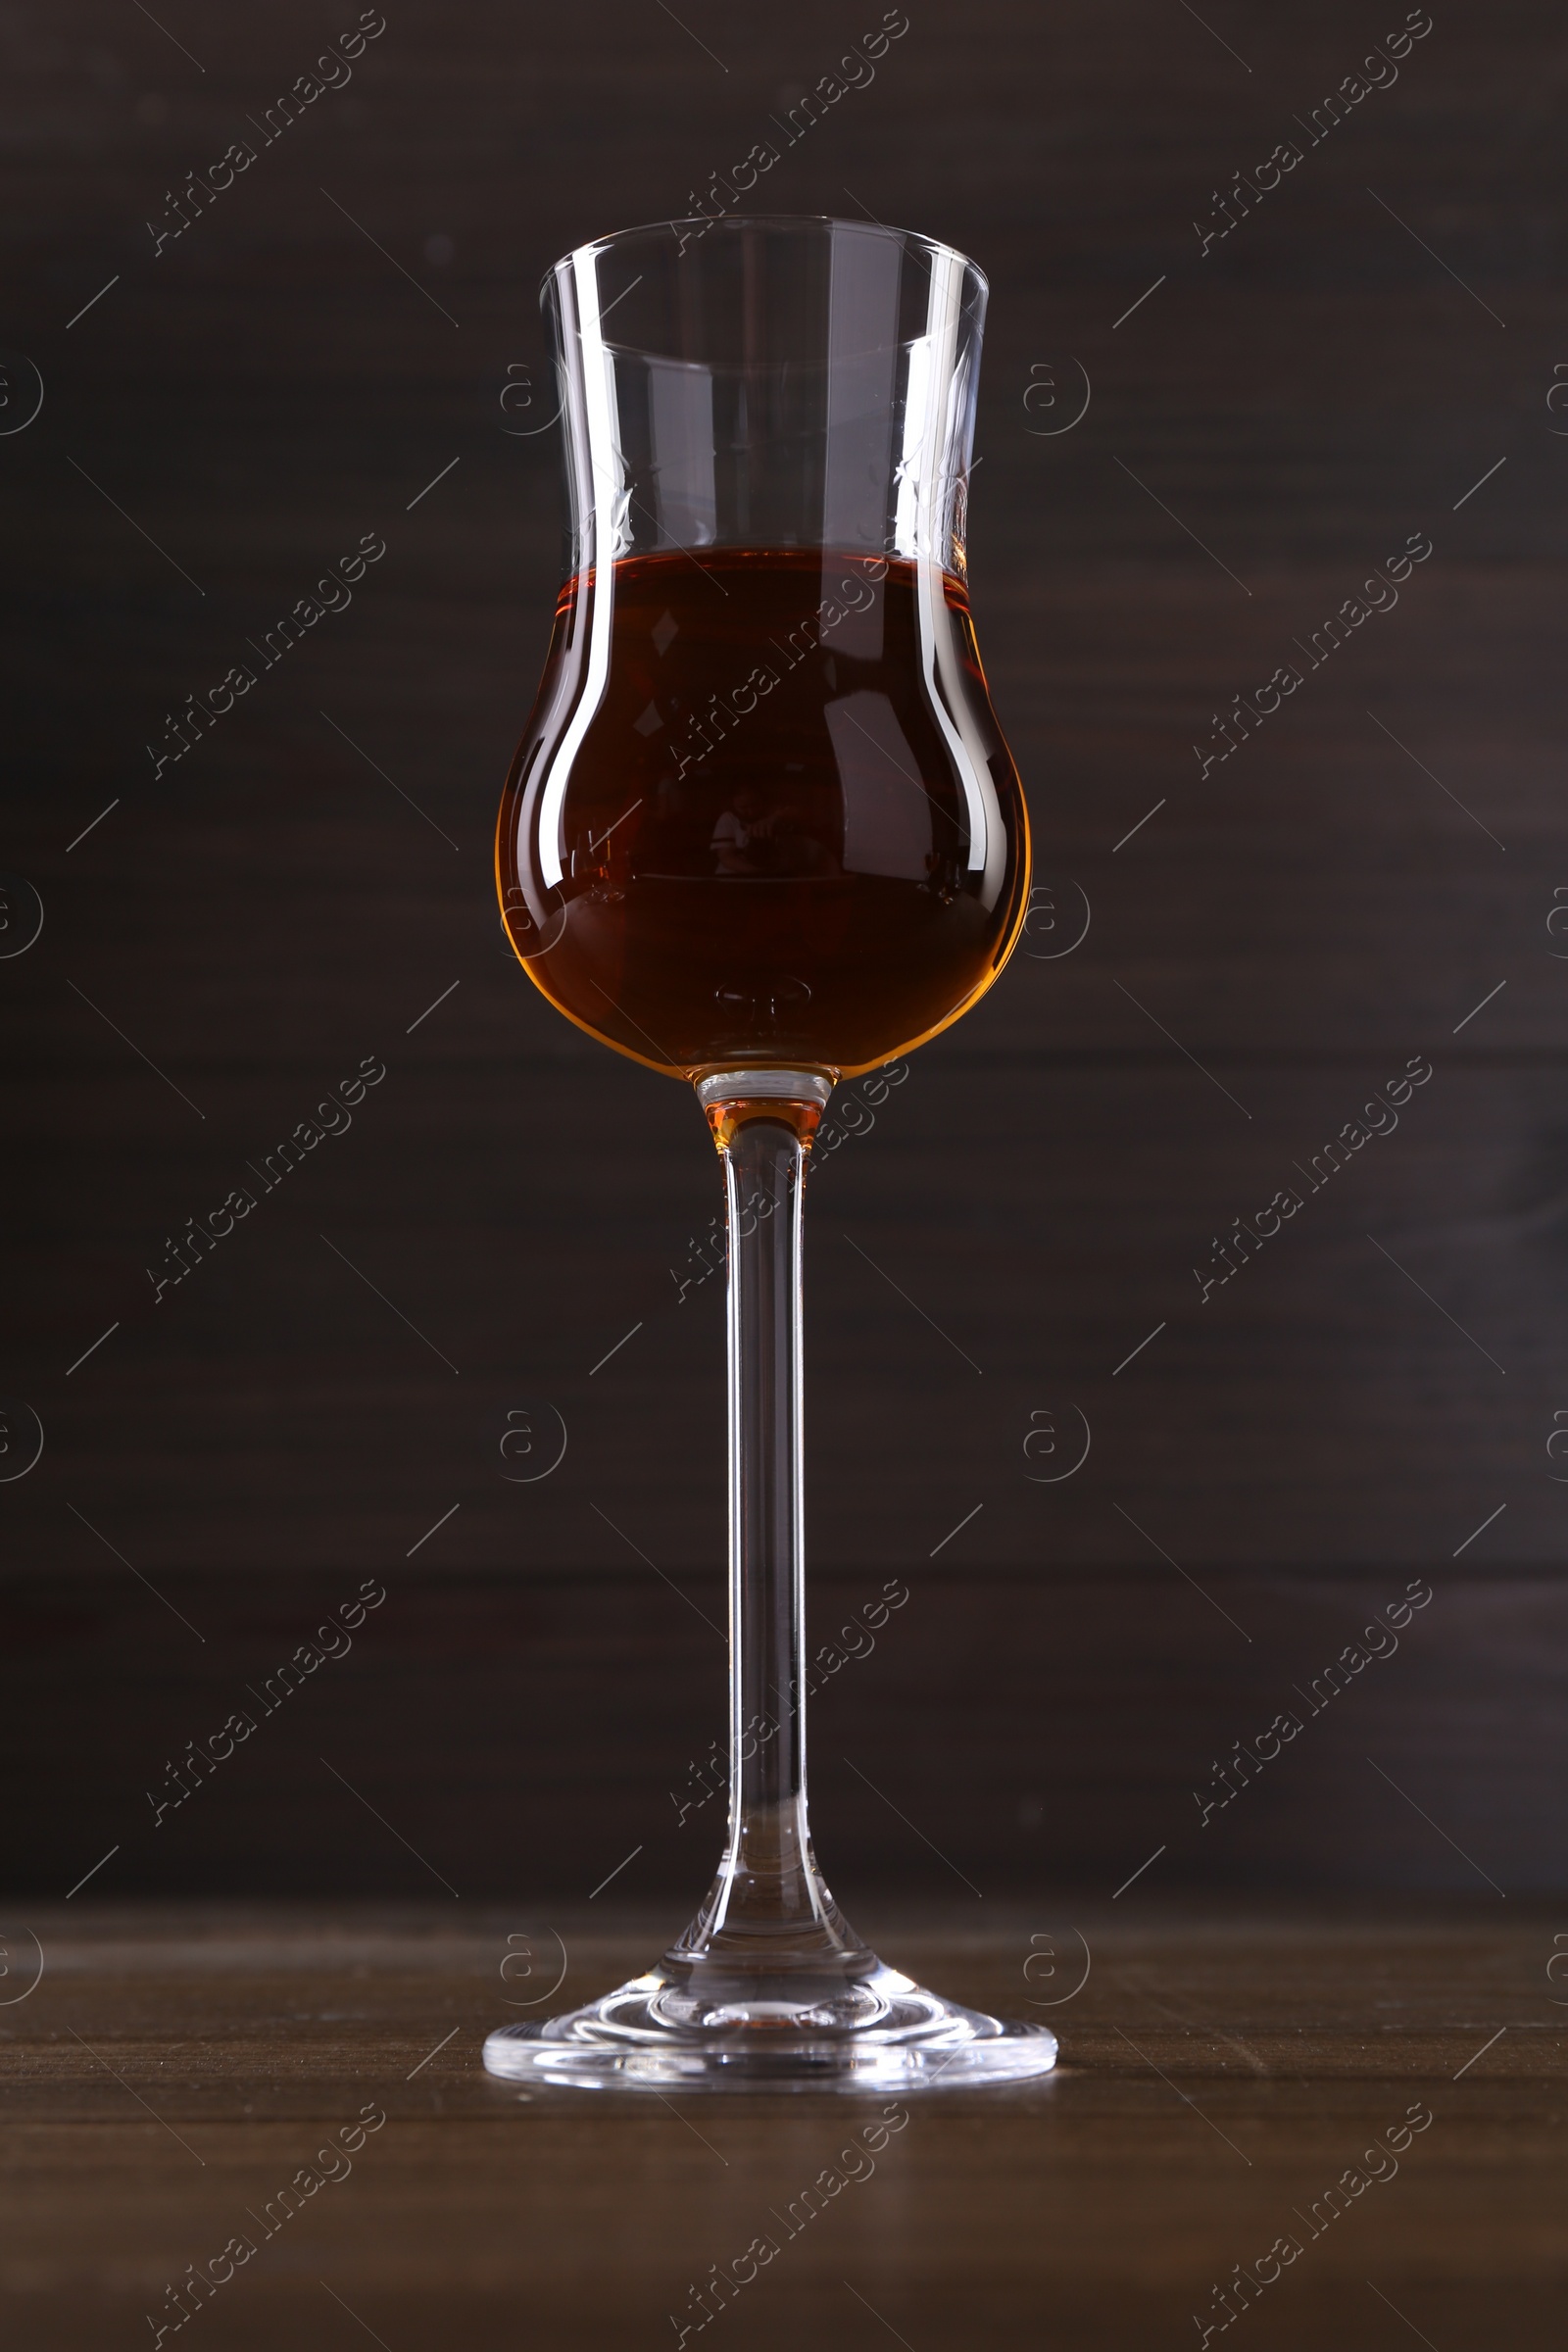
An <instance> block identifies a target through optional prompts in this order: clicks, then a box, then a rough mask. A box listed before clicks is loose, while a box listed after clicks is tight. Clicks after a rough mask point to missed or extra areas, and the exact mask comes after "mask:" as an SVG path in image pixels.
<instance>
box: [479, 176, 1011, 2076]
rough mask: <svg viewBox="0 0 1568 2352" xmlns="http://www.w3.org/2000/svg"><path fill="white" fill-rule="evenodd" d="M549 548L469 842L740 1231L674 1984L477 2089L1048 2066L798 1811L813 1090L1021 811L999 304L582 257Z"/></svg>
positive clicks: (803, 259)
mask: <svg viewBox="0 0 1568 2352" xmlns="http://www.w3.org/2000/svg"><path fill="white" fill-rule="evenodd" d="M541 299H542V301H543V304H544V307H545V309H546V311H547V313H548V315H549V318H550V320H551V323H552V327H553V331H554V336H555V347H556V355H557V367H558V370H559V375H560V380H561V386H562V394H563V407H562V424H563V432H564V447H565V461H566V465H565V471H566V484H567V492H568V498H569V502H570V517H571V544H570V552H569V557H568V561H567V564H566V566H565V570H566V578H565V584H564V587H563V589H562V592H561V598H560V603H559V606H558V610H557V617H556V629H555V635H554V638H553V641H552V644H551V649H550V655H549V659H548V662H547V664H546V668H545V673H544V679H543V682H542V684H541V687H540V690H539V697H538V701H537V703H536V704H535V707H534V711H533V715H532V717H531V719H530V720H529V724H528V728H527V731H526V733H525V734H524V736H523V739H522V743H521V746H520V748H519V750H518V752H517V756H516V759H515V761H514V763H513V767H512V772H511V774H510V776H509V778H508V781H507V787H506V792H505V796H504V798H503V801H502V806H501V818H500V828H499V834H498V840H497V871H498V883H499V888H500V892H501V903H502V911H503V916H504V919H505V922H506V925H507V928H508V931H509V933H510V935H511V938H512V942H513V945H514V946H515V949H516V952H517V955H518V956H519V957H520V958H521V960H522V963H523V966H524V968H525V970H526V971H527V972H528V974H529V976H530V978H531V979H532V980H533V981H534V982H535V983H536V984H537V986H538V987H539V988H540V989H541V990H542V991H543V993H544V994H545V995H546V996H547V997H548V998H549V999H550V1001H551V1003H552V1004H553V1005H556V1006H558V1008H559V1009H560V1010H561V1011H562V1012H564V1014H565V1015H566V1016H567V1018H568V1019H569V1020H572V1021H575V1022H576V1023H577V1025H578V1027H579V1028H582V1029H586V1030H587V1031H588V1032H589V1033H590V1035H592V1036H594V1037H596V1038H598V1039H599V1040H600V1041H601V1042H602V1043H603V1044H605V1045H608V1046H613V1047H614V1048H615V1049H616V1051H617V1052H619V1053H622V1054H629V1055H631V1056H632V1058H633V1059H634V1060H638V1061H642V1062H645V1063H647V1064H648V1065H649V1066H650V1067H652V1068H654V1069H657V1070H661V1071H662V1072H664V1073H665V1074H666V1075H668V1076H670V1077H673V1078H680V1079H683V1080H685V1081H686V1082H687V1083H688V1084H694V1085H695V1087H696V1091H697V1098H698V1101H699V1103H701V1105H702V1107H703V1109H704V1110H705V1111H706V1113H707V1115H708V1120H709V1124H710V1126H711V1130H712V1133H713V1137H714V1140H715V1142H716V1144H717V1146H718V1151H719V1155H720V1158H721V1160H722V1162H723V1171H724V1186H725V1201H726V1208H727V1216H728V1321H729V1506H730V1507H729V1522H730V1711H729V1713H730V1722H729V1786H730V1820H729V1838H728V1843H727V1845H726V1848H725V1851H724V1854H723V1856H722V1859H721V1860H720V1863H719V1866H718V1873H717V1876H716V1877H715V1879H714V1881H713V1884H712V1887H711V1889H710V1891H709V1894H708V1896H707V1899H706V1900H705V1902H704V1903H703V1905H702V1907H701V1909H700V1910H699V1912H698V1914H697V1917H696V1918H695V1919H694V1920H693V1922H692V1924H691V1926H690V1927H689V1928H688V1929H687V1930H686V1932H685V1934H684V1935H683V1936H680V1937H679V1938H678V1940H677V1941H676V1942H675V1943H674V1944H673V1945H672V1946H671V1948H670V1949H669V1950H668V1951H667V1952H666V1953H665V1954H664V1956H663V1958H662V1960H661V1961H659V1962H658V1963H657V1964H656V1965H655V1966H654V1967H652V1968H650V1969H649V1970H648V1971H647V1973H646V1974H645V1975H643V1976H640V1977H636V1978H634V1979H633V1980H632V1981H631V1982H630V1983H629V1984H626V1985H621V1986H619V1987H618V1989H616V1990H615V1991H613V1992H610V1993H607V1994H605V1995H604V1996H603V1998H601V1999H599V2000H596V2001H593V2002H591V2003H590V2004H589V2005H588V2006H587V2007H586V2008H582V2009H577V2010H574V2011H572V2012H570V2013H569V2014H567V2015H565V2016H562V2017H556V2018H552V2019H551V2020H549V2021H548V2023H546V2024H544V2025H510V2026H504V2027H501V2028H500V2029H498V2031H497V2032H495V2033H493V2034H491V2035H490V2036H489V2038H488V2040H487V2041H486V2043H485V2064H486V2066H487V2067H488V2068H489V2069H490V2071H491V2072H492V2073H493V2074H497V2075H502V2076H506V2077H509V2078H511V2079H513V2080H541V2079H542V2080H544V2081H548V2082H557V2083H571V2084H582V2085H588V2086H599V2087H620V2088H627V2089H637V2088H649V2089H662V2088H665V2087H668V2086H670V2085H672V2084H679V2085H680V2086H681V2087H683V2088H685V2089H705V2088H707V2089H736V2090H758V2089H783V2090H802V2089H830V2090H832V2089H843V2090H864V2089H882V2088H885V2087H897V2088H900V2089H910V2088H918V2087H921V2086H923V2085H926V2084H930V2083H936V2082H941V2083H944V2084H953V2083H957V2082H976V2081H988V2082H997V2081H1014V2080H1017V2079H1018V2078H1020V2077H1024V2076H1029V2075H1037V2074H1041V2073H1044V2072H1045V2071H1046V2070H1047V2069H1049V2068H1050V2067H1051V2066H1052V2065H1053V2064H1054V2060H1055V2054H1056V2044H1055V2040H1054V2036H1053V2035H1052V2034H1050V2033H1049V2032H1047V2031H1046V2029H1045V2028H1044V2027H1041V2026H1032V2025H1008V2024H1004V2023H1002V2022H1000V2021H999V2020H997V2019H995V2018H991V2017H986V2016H982V2015H980V2014H978V2013H976V2012H975V2011H973V2010H969V2009H962V2008H959V2007H957V2006H956V2004H955V2003H953V2002H951V2001H948V2000H945V1999H943V1998H942V1997H941V1996H940V1995H939V1994H937V1993H934V1992H928V1991H925V1990H923V1989H922V1988H921V1987H920V1986H918V1985H915V1984H913V1983H912V1982H911V1980H910V1979H909V1978H907V1977H906V1976H903V1975H901V1974H900V1973H899V1972H898V1971H897V1970H896V1969H893V1968H890V1967H888V1966H886V1965H884V1963H883V1962H882V1961H880V1960H879V1959H878V1958H877V1957H876V1955H875V1953H874V1952H872V1951H871V1950H869V1949H868V1947H867V1946H866V1945H865V1944H864V1943H862V1941H861V1940H860V1938H859V1937H858V1936H857V1935H856V1933H855V1931H854V1930H853V1929H852V1928H851V1927H850V1926H849V1925H848V1923H847V1922H846V1920H845V1919H844V1917H843V1915H842V1913H841V1912H840V1911H839V1909H838V1906H837V1904H836V1903H835V1902H834V1900H833V1897H832V1895H831V1894H830V1893H829V1892H828V1889H827V1887H826V1885H825V1884H824V1882H823V1879H822V1876H821V1873H820V1871H819V1870H818V1868H817V1864H816V1859H815V1856H814V1854H813V1852H812V1850H811V1839H810V1833H809V1828H808V1824H807V1809H806V1711H805V1697H806V1676H805V1593H804V1582H803V1495H802V1464H801V1437H802V1431H801V1374H802V1329H801V1209H802V1194H803V1187H804V1180H805V1174H806V1166H807V1158H808V1154H809V1151H810V1145H811V1138H812V1135H813V1133H814V1131H815V1129H816V1127H817V1124H818V1122H819V1120H820V1118H821V1115H822V1110H823V1106H824V1104H825V1103H827V1100H828V1097H829V1095H830V1094H831V1092H832V1089H833V1086H834V1084H835V1083H836V1081H837V1080H838V1079H839V1078H840V1077H841V1076H853V1075H856V1074H858V1073H859V1072H861V1071H864V1070H868V1069H871V1068H874V1067H875V1066H876V1065H877V1064H879V1063H881V1062H884V1061H888V1060H891V1059H892V1058H893V1057H895V1056H896V1055H899V1054H906V1053H907V1052H908V1051H909V1050H910V1049H911V1047H913V1046H916V1045H919V1044H921V1043H922V1042H923V1041H924V1040H925V1039H926V1038H928V1037H932V1036H934V1035H935V1034H936V1032H937V1031H938V1030H940V1029H945V1028H946V1027H947V1026H948V1024H949V1023H950V1022H952V1021H955V1020H956V1019H957V1018H958V1016H959V1014H960V1013H962V1012H963V1011H965V1010H966V1009H967V1007H968V1006H969V1005H972V1004H974V1003H975V1002H976V1000H977V999H978V998H979V997H981V996H982V995H983V994H984V993H985V991H986V990H987V989H988V988H989V987H990V986H991V984H992V982H993V981H994V980H995V979H996V977H997V975H998V973H999V972H1000V971H1001V969H1002V967H1003V965H1004V963H1005V961H1006V958H1007V956H1008V954H1009V953H1010V951H1011V949H1012V946H1013V943H1014V941H1015V940H1016V938H1017V936H1018V932H1019V929H1020V927H1021V924H1022V920H1023V916H1024V912H1025V909H1026V907H1027V903H1028V888H1029V839H1028V821H1027V817H1026V814H1025V809H1024V801H1023V795H1022V792H1021V790H1020V787H1019V783H1018V778H1017V773H1016V770H1015V769H1014V767H1013V764H1012V760H1011V759H1010V757H1009V755H1008V752H1007V749H1006V746H1005V743H1004V741H1003V738H1002V734H1001V730H1000V728H999V727H998V724H997V721H996V718H995V715H994V713H993V711H992V709H991V704H990V700H989V697H988V694H987V691H986V685H985V678H984V674H983V672H982V670H981V667H980V658H979V654H978V652H977V650H976V647H975V641H974V632H973V629H972V626H971V623H970V619H969V611H968V603H967V599H966V595H965V589H964V578H965V553H964V505H965V494H966V488H967V478H968V470H969V463H970V451H971V447H972V442H973V434H974V407H975V390H976V377H977V373H978V369H979V363H980V341H981V330H982V324H983V317H984V308H985V299H986V285H985V280H984V278H983V277H982V276H981V274H980V272H979V270H977V269H976V268H975V267H974V265H973V263H971V262H968V261H965V259H964V258H963V256H962V255H961V254H958V253H956V252H954V251H953V250H952V249H951V248H950V247H948V246H945V245H940V244H937V243H934V242H933V241H932V240H931V239H929V238H927V237H921V236H914V235H909V234H906V233H904V232H902V231H899V230H896V229H890V228H886V227H882V226H880V225H877V224H874V223H871V222H865V223H860V222H853V221H828V220H796V219H786V218H756V217H752V218H745V217H738V218H731V219H728V220H725V221H675V222H661V223H659V224H657V225H655V226H652V227H647V228H635V229H629V230H627V231H626V232H624V233H623V234H621V235H618V236H612V237H605V238H601V239H598V240H596V241H595V242H594V243H592V244H588V245H583V246H579V247H578V248H577V250H576V251H575V252H573V253H571V254H568V255H567V256H566V257H565V259H564V260H563V261H561V262H559V263H558V264H557V265H556V267H555V269H554V270H552V271H551V272H550V274H549V276H548V277H547V278H546V280H545V283H544V288H543V292H542V297H541Z"/></svg>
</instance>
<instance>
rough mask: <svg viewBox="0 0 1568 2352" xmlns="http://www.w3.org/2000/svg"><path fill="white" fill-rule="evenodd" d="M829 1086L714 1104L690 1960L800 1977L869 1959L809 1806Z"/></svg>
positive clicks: (685, 1945) (687, 1942)
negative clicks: (715, 1436) (726, 1806)
mask: <svg viewBox="0 0 1568 2352" xmlns="http://www.w3.org/2000/svg"><path fill="white" fill-rule="evenodd" d="M770 1075H771V1074H770ZM818 1089H819V1098H818V1096H813V1097H812V1099H810V1100H808V1101H803V1102H790V1101H783V1100H778V1099H763V1100H760V1101H753V1100H744V1101H735V1100H730V1101H727V1102H725V1103H722V1104H719V1103H711V1102H710V1103H709V1115H710V1118H711V1121H712V1124H713V1128H714V1133H715V1136H716V1138H717V1141H718V1144H719V1149H720V1152H721V1154H722V1158H723V1165H724V1185H725V1198H726V1203H727V1209H728V1230H729V1288H728V1312H729V1574H730V1585H729V1611H730V1637H729V1638H730V1764H729V1772H730V1783H729V1786H730V1821H729V1842H728V1846H727V1849H726V1851H725V1854H724V1857H723V1860H722V1861H721V1863H720V1864H719V1870H718V1876H717V1878H716V1880H715V1881H714V1884H713V1887H712V1890H711V1894H710V1896H709V1899H708V1902H707V1904H706V1905H705V1906H704V1910H703V1913H702V1914H701V1916H700V1918H699V1919H698V1920H697V1921H696V1922H695V1923H694V1925H693V1928H692V1929H691V1930H690V1931H688V1935H687V1936H686V1938H684V1939H683V1946H682V1947H681V1948H683V1950H684V1951H685V1953H686V1954H687V1956H689V1957H693V1958H696V1957H707V1958H711V1959H713V1960H715V1961H717V1960H720V1959H724V1960H729V1961H732V1962H736V1963H742V1964H745V1963H749V1964H750V1965H751V1966H753V1967H761V1968H767V1967H775V1968H784V1969H786V1970H788V1969H790V1968H797V1969H798V1968H801V1967H806V1966H818V1967H820V1966H821V1965H822V1964H823V1963H824V1962H827V1963H829V1964H830V1965H832V1964H834V1963H837V1964H839V1965H842V1964H843V1962H844V1960H845V1959H846V1958H847V1957H848V1955H849V1954H851V1953H852V1952H861V1951H863V1948H864V1947H863V1946H862V1945H861V1944H860V1942H859V1939H858V1937H857V1936H855V1935H854V1934H853V1933H852V1932H851V1931H850V1930H849V1929H848V1928H847V1927H846V1926H845V1924H844V1922H843V1920H842V1919H841V1918H840V1916H839V1914H838V1911H837V1908H836V1906H835V1905H834V1902H833V1898H832V1896H831V1895H830V1894H829V1892H828V1890H827V1888H826V1887H825V1886H824V1885H823V1883H822V1879H821V1876H820V1873H819V1872H818V1870H817V1867H816V1862H815V1858H814V1856H813V1855H812V1852H811V1841H810V1832H809V1827H808V1822H807V1810H806V1596H805V1506H804V1495H803V1474H802V1370H803V1361H802V1358H803V1335H802V1317H801V1241H802V1206H803V1194H804V1185H805V1176H806V1154H807V1151H808V1150H809V1144H810V1138H811V1133H812V1130H813V1129H814V1128H815V1126H816V1123H817V1119H818V1116H819V1115H820V1102H821V1100H825V1096H826V1086H825V1084H824V1083H822V1082H818Z"/></svg>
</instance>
